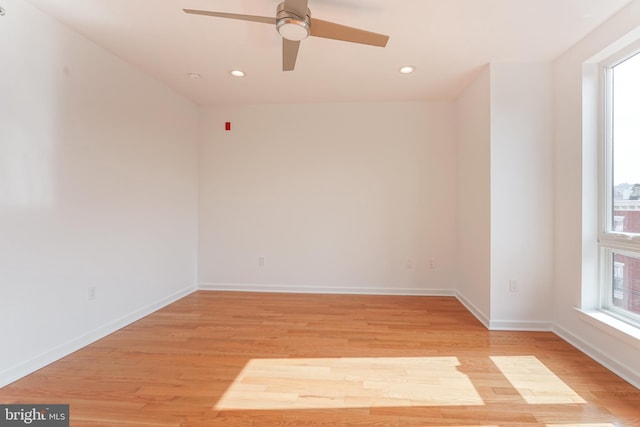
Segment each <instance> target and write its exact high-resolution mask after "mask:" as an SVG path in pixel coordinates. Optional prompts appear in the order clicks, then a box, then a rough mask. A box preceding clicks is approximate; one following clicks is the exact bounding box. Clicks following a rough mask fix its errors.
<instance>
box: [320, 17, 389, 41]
mask: <svg viewBox="0 0 640 427" xmlns="http://www.w3.org/2000/svg"><path fill="white" fill-rule="evenodd" d="M311 35H312V36H315V37H322V38H325V39H334V40H342V41H345V42H352V43H360V44H368V45H371V46H380V47H385V46H386V45H387V42H388V41H389V36H386V35H384V34H378V33H372V32H371V31H365V30H360V29H358V28H353V27H347V26H346V25H340V24H335V23H333V22H329V21H323V20H321V19H315V18H311Z"/></svg>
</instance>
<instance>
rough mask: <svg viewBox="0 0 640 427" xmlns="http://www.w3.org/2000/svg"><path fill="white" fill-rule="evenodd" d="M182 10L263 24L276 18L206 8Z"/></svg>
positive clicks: (274, 20) (269, 22)
mask: <svg viewBox="0 0 640 427" xmlns="http://www.w3.org/2000/svg"><path fill="white" fill-rule="evenodd" d="M182 10H184V12H185V13H190V14H192V15H206V16H215V17H218V18H230V19H239V20H241V21H252V22H262V23H264V24H274V25H275V23H276V18H269V17H268V16H254V15H239V14H237V13H225V12H209V11H206V10H194V9H182Z"/></svg>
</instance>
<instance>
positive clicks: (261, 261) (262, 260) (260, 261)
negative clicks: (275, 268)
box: [258, 256, 264, 267]
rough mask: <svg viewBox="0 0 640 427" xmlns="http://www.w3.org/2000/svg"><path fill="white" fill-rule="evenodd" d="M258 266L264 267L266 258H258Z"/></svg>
mask: <svg viewBox="0 0 640 427" xmlns="http://www.w3.org/2000/svg"><path fill="white" fill-rule="evenodd" d="M258 266H259V267H264V257H263V256H261V257H259V258H258Z"/></svg>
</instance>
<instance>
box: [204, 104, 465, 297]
mask: <svg viewBox="0 0 640 427" xmlns="http://www.w3.org/2000/svg"><path fill="white" fill-rule="evenodd" d="M225 121H231V122H232V130H231V132H225V130H224V123H225ZM200 171H201V173H200V190H201V191H200V212H199V216H200V240H199V278H200V285H201V286H202V287H204V288H218V289H219V288H226V289H269V290H295V291H319V292H372V293H417V294H421V293H426V294H429V293H440V292H443V291H444V292H445V293H453V289H454V287H455V286H454V285H455V283H454V278H453V277H454V273H453V272H454V271H455V269H456V268H457V264H456V262H455V259H454V253H455V236H456V220H457V218H456V194H455V192H456V172H455V171H456V165H455V136H454V107H453V104H451V103H397V104H394V103H389V104H373V103H372V104H315V105H261V106H244V107H221V108H209V109H206V110H205V111H204V113H203V117H202V139H201V149H200ZM260 257H264V266H260V265H259V258H260ZM432 259H433V260H434V261H435V263H436V266H435V268H433V269H432V268H430V266H429V263H430V260H432Z"/></svg>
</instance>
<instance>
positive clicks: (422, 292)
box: [198, 283, 456, 296]
mask: <svg viewBox="0 0 640 427" xmlns="http://www.w3.org/2000/svg"><path fill="white" fill-rule="evenodd" d="M198 289H200V290H203V291H235V292H271V293H293V294H346V295H348V294H351V295H407V296H455V295H456V292H455V291H454V290H453V289H423V288H363V287H349V286H345V287H343V286H292V285H258V284H237V283H200V284H199V285H198Z"/></svg>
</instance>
